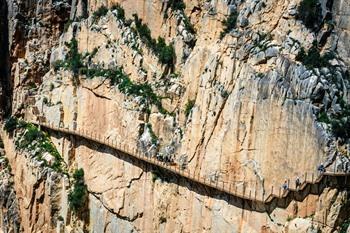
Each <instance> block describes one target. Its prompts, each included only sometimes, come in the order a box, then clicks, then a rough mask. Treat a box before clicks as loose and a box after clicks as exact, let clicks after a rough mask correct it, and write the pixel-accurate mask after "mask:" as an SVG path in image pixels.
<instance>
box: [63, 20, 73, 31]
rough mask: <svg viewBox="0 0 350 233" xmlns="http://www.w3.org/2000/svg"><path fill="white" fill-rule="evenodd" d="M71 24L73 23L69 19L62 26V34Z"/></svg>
mask: <svg viewBox="0 0 350 233" xmlns="http://www.w3.org/2000/svg"><path fill="white" fill-rule="evenodd" d="M72 23H73V21H72V20H70V19H69V20H68V21H67V22H66V23H65V24H64V26H63V32H67V31H68V28H69V26H70V25H71V24H72Z"/></svg>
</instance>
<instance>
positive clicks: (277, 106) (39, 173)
mask: <svg viewBox="0 0 350 233" xmlns="http://www.w3.org/2000/svg"><path fill="white" fill-rule="evenodd" d="M179 2H182V1H160V0H159V1H154V0H137V1H127V0H124V1H116V0H115V1H109V0H105V1H97V0H89V1H86V0H85V1H84V0H73V1H57V0H55V1H27V0H8V1H7V2H5V1H2V0H0V3H1V5H0V15H1V21H0V29H1V35H0V46H1V52H0V53H1V54H0V55H1V56H0V69H1V70H0V75H2V76H1V87H2V92H1V97H2V100H3V101H2V102H1V104H2V105H1V106H2V108H3V109H4V110H6V109H11V113H12V115H13V116H16V117H17V118H23V119H33V120H38V119H40V120H44V121H46V122H49V123H53V124H55V125H64V126H66V127H69V128H71V129H81V130H85V131H88V132H94V133H96V134H98V135H102V136H103V137H104V138H109V139H111V140H115V141H117V142H119V143H123V144H127V145H128V146H129V147H130V148H135V149H136V148H137V149H139V150H141V151H143V152H144V153H147V154H148V155H149V156H154V157H157V158H158V159H159V160H162V161H168V162H169V161H171V163H173V164H175V165H176V166H179V167H187V168H189V169H190V170H191V171H193V172H194V174H196V175H198V176H202V177H205V178H207V179H210V180H212V181H213V182H215V181H218V180H220V181H225V182H227V183H231V184H233V185H234V187H237V188H242V186H243V184H244V183H246V184H248V188H249V189H252V190H254V189H258V190H264V191H265V192H269V191H270V189H271V187H272V186H274V187H277V189H278V188H279V187H281V185H282V184H283V182H284V181H285V180H290V181H291V182H292V183H293V182H294V181H295V179H296V177H301V179H304V178H303V175H304V174H305V172H308V173H311V172H314V173H316V168H317V167H318V166H319V165H320V164H324V166H325V167H326V168H327V169H330V168H332V169H333V168H334V169H335V170H336V171H337V172H349V171H350V163H349V158H348V154H349V152H348V151H349V147H348V144H349V133H348V132H349V131H348V130H347V129H348V126H349V115H348V114H349V112H350V110H349V109H350V107H349V100H350V99H349V98H350V95H349V92H348V90H349V70H348V68H349V65H350V60H349V57H350V56H349V54H350V49H349V30H350V23H349V22H350V17H349V13H348V12H350V3H348V2H347V1H341V0H334V1H331V0H328V1H326V0H323V1H316V2H318V3H317V4H316V5H315V6H313V7H314V8H315V9H314V10H315V11H316V12H317V15H315V16H314V17H316V19H315V20H314V21H312V22H311V23H310V22H309V21H307V20H308V19H310V18H308V17H310V16H307V14H308V12H307V9H304V10H305V12H306V13H305V12H304V11H301V10H300V9H301V8H300V6H301V5H302V4H303V1H299V0H295V1H287V0H286V1H285V0H278V1H277V0H266V1H256V0H246V1H232V0H231V1H229V0H226V1H224V0H216V1H214V0H213V1H200V0H196V1H190V0H185V1H183V3H184V5H182V4H180V3H179ZM311 2H312V1H311ZM117 3H118V4H119V5H116V4H117ZM175 3H178V4H180V5H177V4H175ZM172 4H173V5H172ZM102 6H106V7H107V9H104V8H103V7H102ZM116 6H118V7H116ZM184 6H185V7H184ZM121 9H124V11H125V12H124V11H122V10H121ZM303 12H304V13H305V14H306V16H305V15H304V14H303ZM124 13H125V14H124ZM134 14H137V16H135V15H134ZM303 17H306V21H305V18H303ZM3 19H4V20H3ZM5 19H6V20H5ZM7 19H8V20H7ZM138 19H141V20H142V23H146V24H147V25H148V28H149V32H148V30H147V29H145V27H144V26H142V23H140V22H139V21H138ZM228 19H230V20H228ZM225 20H228V22H230V23H231V25H230V24H229V23H226V24H225V23H224V22H225ZM305 22H306V23H305ZM233 24H234V26H233V27H232V25H233ZM227 28H229V29H227ZM2 32H5V33H2ZM7 32H8V33H7ZM222 32H225V33H222ZM150 37H152V38H154V41H152V40H150ZM158 37H161V38H164V43H165V44H166V45H172V47H173V51H174V54H172V52H171V50H172V49H169V47H167V46H165V45H162V40H159V39H157V38H158ZM7 51H9V52H7ZM302 51H304V53H302ZM169 54H171V56H170V58H171V59H169ZM10 71H11V72H10ZM12 89H13V90H12ZM11 96H13V98H11ZM10 106H11V107H10ZM43 130H45V129H43ZM47 132H48V133H49V135H50V139H51V141H52V143H53V144H54V145H55V147H56V148H57V151H58V152H59V154H60V156H61V157H62V164H61V169H59V170H57V169H56V170H55V169H54V168H53V167H50V166H47V164H52V161H54V160H55V159H54V158H52V156H50V155H49V154H43V155H42V156H40V157H38V156H37V155H36V153H35V151H36V148H35V146H36V144H35V143H33V144H31V145H33V146H32V147H30V148H31V149H30V150H26V149H23V148H22V149H21V148H19V146H18V143H19V142H20V140H21V137H24V136H23V135H24V134H21V131H20V130H19V129H16V130H15V131H14V133H8V132H5V131H3V132H2V139H3V141H4V149H5V152H6V153H5V156H6V158H8V161H9V162H8V164H9V166H10V167H11V170H10V172H8V173H9V174H8V175H7V176H11V177H12V179H13V184H12V185H11V187H10V188H9V189H10V190H13V191H11V193H14V194H15V195H14V194H13V195H12V196H11V198H12V199H11V200H13V201H14V203H16V205H14V206H15V207H13V209H15V210H14V211H13V213H16V214H13V215H6V214H2V215H1V218H2V219H11V222H13V224H11V227H10V229H11V230H9V228H8V226H9V225H8V224H7V222H5V221H4V220H3V221H2V222H1V221H0V223H1V224H0V225H1V227H2V229H3V231H4V232H317V231H321V232H334V231H335V230H336V231H338V232H341V231H342V230H346V228H347V226H348V224H349V215H348V213H347V209H348V208H349V206H348V205H349V201H348V200H349V194H348V190H347V189H344V188H342V189H340V188H339V189H336V188H330V187H329V188H326V189H324V190H323V191H322V193H321V194H320V195H311V194H310V195H308V196H307V197H306V198H305V199H304V200H303V201H301V202H297V201H292V202H291V203H290V204H289V205H288V207H287V208H277V207H276V208H274V209H273V210H272V211H271V213H265V212H258V211H254V210H252V209H254V208H252V206H245V204H244V202H243V204H242V202H241V201H240V200H236V199H235V198H233V197H230V196H227V195H225V194H222V193H220V192H211V191H208V190H207V189H205V188H203V187H202V186H198V185H196V184H193V183H191V182H189V181H186V180H184V179H181V178H180V179H179V178H178V177H176V176H174V175H172V174H168V173H164V172H163V171H161V170H158V169H156V168H155V167H152V166H149V165H145V164H144V163H142V162H139V161H135V160H131V159H128V157H127V156H125V155H123V154H121V152H117V151H113V150H111V149H109V148H107V147H104V146H101V145H98V144H95V143H93V142H91V141H86V140H84V139H82V138H79V137H73V136H69V135H64V134H60V133H57V132H54V131H50V130H48V131H47ZM34 141H35V139H34ZM31 150H32V151H31ZM56 160H57V158H56ZM78 168H82V169H83V171H84V182H85V184H86V188H87V196H88V198H87V202H86V205H85V206H84V208H83V210H82V211H81V212H80V213H76V212H74V211H72V208H71V206H70V205H69V193H70V192H71V191H72V189H73V183H74V181H73V178H72V177H73V175H72V174H73V173H74V171H75V170H76V169H78ZM2 183H3V182H2ZM0 199H1V200H3V203H4V202H5V201H6V202H7V201H8V199H4V197H0ZM4 200H5V201H4ZM253 205H254V204H253ZM6 208H7V207H2V213H7V212H6V211H5V210H6ZM6 221H8V220H6Z"/></svg>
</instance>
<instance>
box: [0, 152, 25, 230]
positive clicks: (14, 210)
mask: <svg viewBox="0 0 350 233" xmlns="http://www.w3.org/2000/svg"><path fill="white" fill-rule="evenodd" d="M0 156H1V157H0V167H1V171H0V194H1V195H0V206H1V210H0V229H1V232H13V233H18V232H23V229H22V228H21V219H20V214H19V208H18V200H17V196H16V192H15V190H14V187H13V182H14V179H13V176H12V175H11V167H10V165H9V163H8V159H7V158H6V157H5V152H4V150H3V149H1V150H0Z"/></svg>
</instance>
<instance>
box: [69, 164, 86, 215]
mask: <svg viewBox="0 0 350 233" xmlns="http://www.w3.org/2000/svg"><path fill="white" fill-rule="evenodd" d="M73 179H74V181H73V189H72V190H71V191H70V192H69V194H68V202H69V207H70V208H71V209H72V210H73V212H75V213H78V212H80V211H81V210H83V208H84V207H85V204H86V200H87V187H86V185H85V182H84V170H83V169H82V168H80V169H77V170H75V171H74V173H73Z"/></svg>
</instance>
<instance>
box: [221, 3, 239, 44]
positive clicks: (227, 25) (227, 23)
mask: <svg viewBox="0 0 350 233" xmlns="http://www.w3.org/2000/svg"><path fill="white" fill-rule="evenodd" d="M237 18H238V12H237V11H236V10H235V11H233V12H231V14H230V15H229V16H228V17H227V19H225V20H224V21H223V22H222V26H223V27H224V28H223V31H222V32H221V33H220V38H221V39H222V38H224V36H225V35H226V34H227V33H229V32H230V31H231V30H232V29H235V28H236V25H237Z"/></svg>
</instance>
